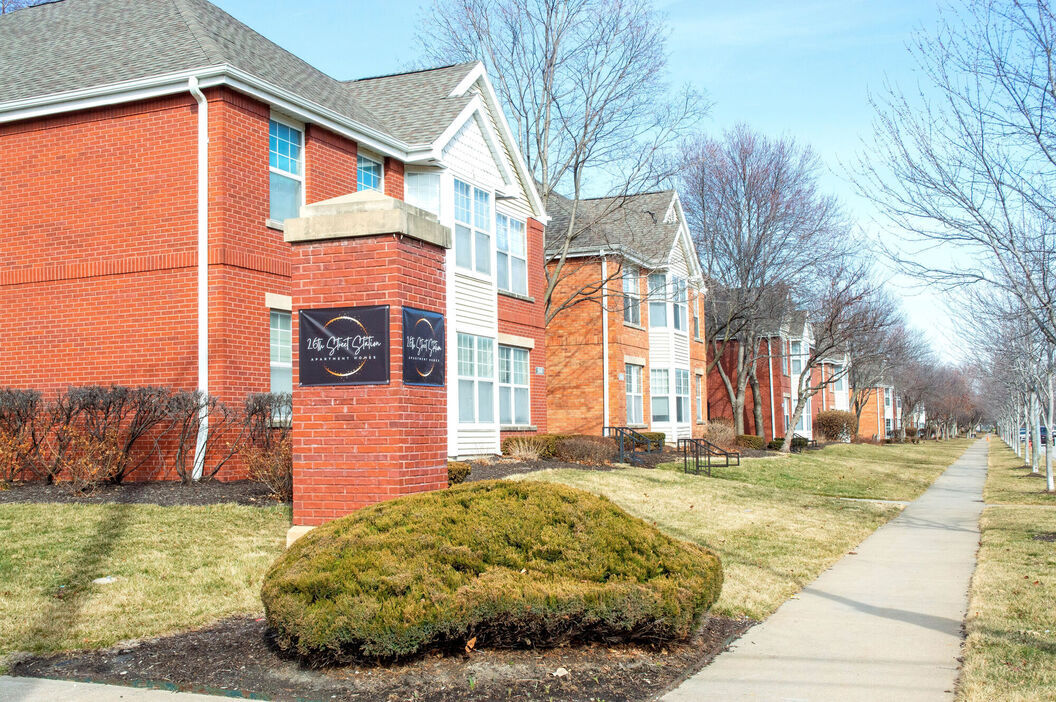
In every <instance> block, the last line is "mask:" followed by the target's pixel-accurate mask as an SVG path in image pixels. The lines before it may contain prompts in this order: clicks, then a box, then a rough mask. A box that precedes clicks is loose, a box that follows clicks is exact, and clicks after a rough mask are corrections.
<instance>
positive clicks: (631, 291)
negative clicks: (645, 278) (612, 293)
mask: <svg viewBox="0 0 1056 702" xmlns="http://www.w3.org/2000/svg"><path fill="white" fill-rule="evenodd" d="M622 278H623V322H624V324H633V325H634V326H636V327H640V326H642V289H641V271H640V270H639V269H638V267H637V266H630V265H628V266H624V268H623V274H622Z"/></svg>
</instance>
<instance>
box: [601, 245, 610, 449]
mask: <svg viewBox="0 0 1056 702" xmlns="http://www.w3.org/2000/svg"><path fill="white" fill-rule="evenodd" d="M601 283H602V288H601V365H602V368H601V392H602V393H603V394H604V395H605V397H604V398H603V400H602V406H603V408H604V409H603V412H604V423H603V424H602V428H603V429H604V427H607V426H609V262H608V259H606V258H605V256H604V255H603V256H602V257H601Z"/></svg>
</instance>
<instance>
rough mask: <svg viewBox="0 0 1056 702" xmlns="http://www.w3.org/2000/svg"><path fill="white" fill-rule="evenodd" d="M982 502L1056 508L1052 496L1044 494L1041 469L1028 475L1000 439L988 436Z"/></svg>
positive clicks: (1055, 499)
mask: <svg viewBox="0 0 1056 702" xmlns="http://www.w3.org/2000/svg"><path fill="white" fill-rule="evenodd" d="M983 500H984V501H985V502H986V503H987V504H996V505H1056V494H1053V493H1049V492H1045V466H1044V464H1043V465H1042V466H1041V474H1040V475H1031V472H1030V468H1024V467H1023V459H1022V458H1020V457H1018V456H1016V454H1015V453H1014V452H1013V451H1012V449H1010V448H1009V447H1008V446H1006V445H1005V442H1003V441H1001V440H1000V439H997V438H994V437H992V436H991V437H990V465H989V470H988V471H987V474H986V489H985V490H984V491H983Z"/></svg>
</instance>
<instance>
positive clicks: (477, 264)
mask: <svg viewBox="0 0 1056 702" xmlns="http://www.w3.org/2000/svg"><path fill="white" fill-rule="evenodd" d="M455 265H456V266H458V267H459V268H464V269H466V270H470V271H476V272H477V273H481V274H483V275H488V276H490V275H491V194H490V193H489V192H487V191H486V190H481V189H480V188H474V187H473V186H472V185H470V184H469V183H463V182H462V181H461V180H456V181H455Z"/></svg>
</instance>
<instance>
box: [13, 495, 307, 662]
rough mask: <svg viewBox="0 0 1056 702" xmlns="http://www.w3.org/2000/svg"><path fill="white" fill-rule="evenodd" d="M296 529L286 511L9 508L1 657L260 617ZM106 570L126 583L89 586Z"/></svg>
mask: <svg viewBox="0 0 1056 702" xmlns="http://www.w3.org/2000/svg"><path fill="white" fill-rule="evenodd" d="M289 524H290V512H289V509H287V508H285V507H269V508H258V507H243V506H237V505H216V506H210V507H157V506H153V505H118V504H111V505H62V504H45V505H20V504H10V505H2V506H0V655H2V654H6V653H10V652H11V651H20V650H21V651H35V652H39V651H49V650H57V649H69V648H98V647H104V646H108V645H111V644H113V643H115V642H117V641H121V640H125V639H130V638H138V637H143V636H153V635H158V634H163V633H166V632H171V631H176V630H182V629H188V628H192V627H195V626H200V625H203V624H206V623H208V622H211V621H214V620H216V619H218V618H220V617H224V616H229V615H234V614H239V613H251V612H259V611H261V604H260V583H261V579H262V578H263V575H264V571H265V570H266V569H267V567H268V566H269V565H271V562H272V561H273V560H274V559H275V558H276V557H277V556H278V555H279V553H280V552H281V551H282V549H283V548H284V546H285V535H286V530H287V528H289ZM104 576H114V577H116V578H117V579H116V581H115V582H113V583H111V584H107V585H98V584H93V583H92V580H93V579H95V578H100V577H104ZM0 668H2V663H0Z"/></svg>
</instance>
